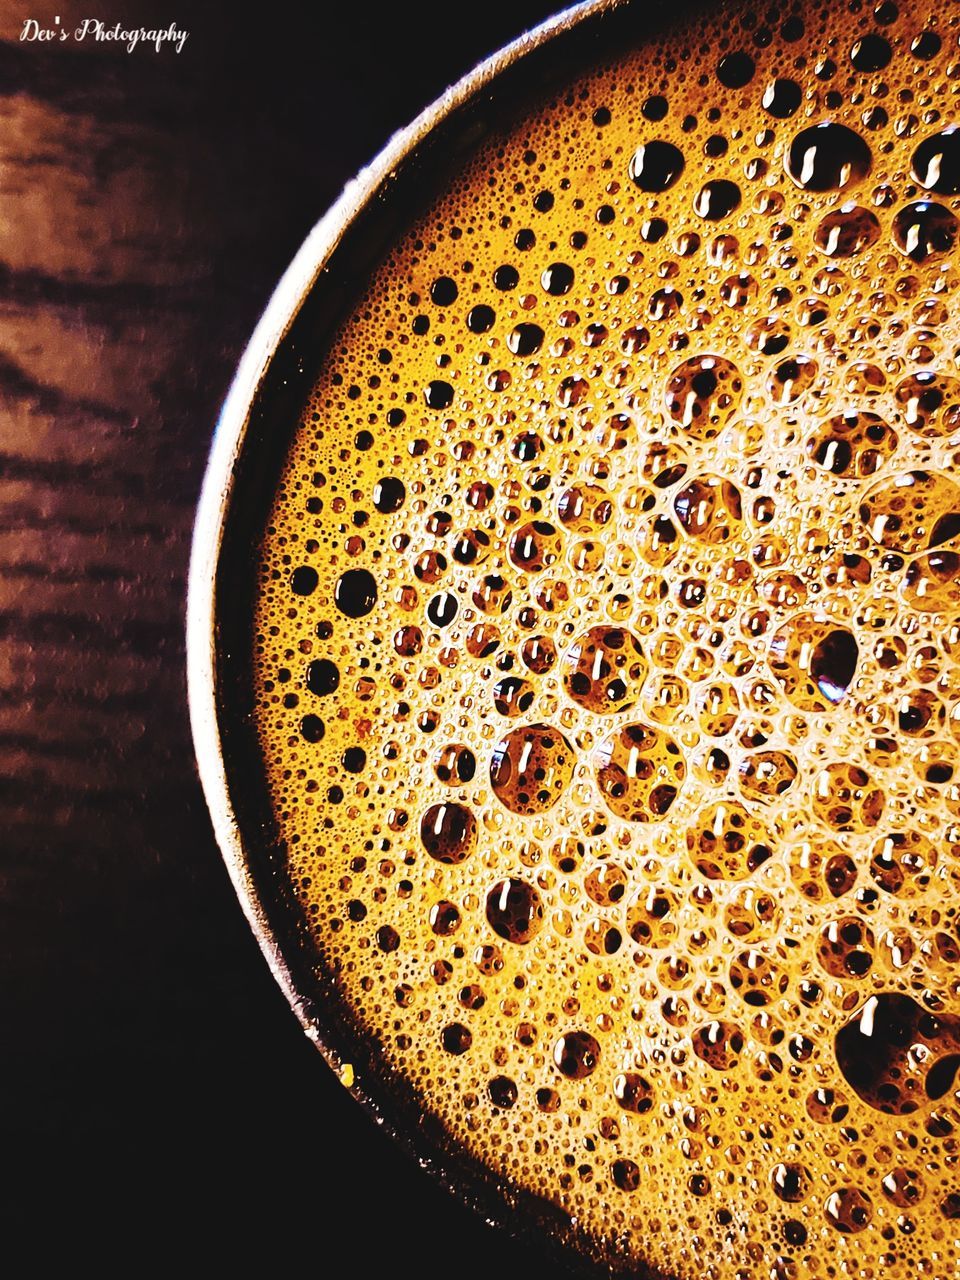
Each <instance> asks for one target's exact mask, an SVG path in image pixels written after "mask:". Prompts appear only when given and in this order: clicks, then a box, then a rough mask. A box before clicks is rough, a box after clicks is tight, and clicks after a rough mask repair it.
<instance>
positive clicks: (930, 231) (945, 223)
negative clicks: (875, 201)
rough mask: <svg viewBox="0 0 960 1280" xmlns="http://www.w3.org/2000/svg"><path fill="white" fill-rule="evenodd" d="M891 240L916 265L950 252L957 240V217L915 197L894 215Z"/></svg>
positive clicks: (939, 205) (946, 210)
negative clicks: (915, 199) (914, 199)
mask: <svg viewBox="0 0 960 1280" xmlns="http://www.w3.org/2000/svg"><path fill="white" fill-rule="evenodd" d="M891 232H892V235H893V243H894V244H895V245H896V247H897V248H898V249H899V250H900V252H901V253H902V254H903V255H904V257H907V258H910V260H911V261H912V262H916V263H917V264H920V263H923V262H926V261H928V259H930V258H939V257H942V256H943V254H945V253H950V252H951V251H952V249H953V247H954V245H955V244H956V242H957V219H956V215H955V214H953V213H951V211H950V210H949V209H947V208H946V207H945V206H944V205H942V204H936V203H935V202H934V201H932V200H917V201H915V202H914V203H913V204H906V205H904V206H903V208H901V209H898V210H897V212H896V214H894V218H893V224H892V227H891Z"/></svg>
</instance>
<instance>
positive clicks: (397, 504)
mask: <svg viewBox="0 0 960 1280" xmlns="http://www.w3.org/2000/svg"><path fill="white" fill-rule="evenodd" d="M406 496H407V490H406V486H405V485H404V483H403V481H402V480H399V479H398V478H397V477H396V476H384V477H383V479H381V480H378V481H377V483H376V484H375V485H374V487H373V505H374V507H375V508H376V509H377V511H379V512H380V514H381V515H392V514H393V512H395V511H399V510H400V508H401V507H402V506H403V504H404V501H405V499H406Z"/></svg>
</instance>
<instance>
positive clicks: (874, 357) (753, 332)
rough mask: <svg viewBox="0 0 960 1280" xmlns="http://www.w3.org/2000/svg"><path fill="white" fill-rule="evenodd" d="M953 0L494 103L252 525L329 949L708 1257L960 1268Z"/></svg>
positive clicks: (378, 283) (513, 1131) (415, 1081)
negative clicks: (498, 106)
mask: <svg viewBox="0 0 960 1280" xmlns="http://www.w3.org/2000/svg"><path fill="white" fill-rule="evenodd" d="M958 17H960V11H958V10H957V9H956V8H955V6H953V5H950V4H947V3H946V2H945V0H944V2H942V3H936V4H931V3H929V0H922V2H921V3H919V4H911V5H903V6H902V8H898V6H897V5H896V4H894V3H890V2H889V0H885V2H884V3H881V4H880V5H878V6H876V7H873V6H871V5H868V4H860V3H859V2H858V0H853V2H852V3H849V4H839V3H834V2H831V3H826V4H820V5H813V4H811V5H808V6H804V7H800V8H797V9H795V10H788V9H786V8H774V9H771V10H770V11H764V10H761V9H752V8H748V7H743V6H729V7H727V8H723V9H719V8H718V9H717V10H716V11H715V12H713V13H712V14H709V15H707V16H702V17H693V18H690V19H688V20H687V21H686V23H685V25H681V24H678V25H676V26H675V27H674V28H673V29H672V30H670V32H669V33H668V34H667V35H666V36H664V37H662V38H657V39H653V40H651V41H650V42H649V43H648V44H646V45H643V46H642V47H640V48H639V50H635V51H627V52H625V53H624V54H623V56H622V59H621V60H620V61H618V62H617V63H616V64H615V65H611V64H608V65H604V66H602V67H599V68H594V69H593V70H591V71H590V72H588V73H585V74H584V76H583V78H582V79H581V80H580V81H579V82H577V83H573V84H572V85H570V86H569V88H568V89H567V90H566V91H564V92H563V93H561V94H559V95H557V96H554V97H551V98H550V99H549V100H545V101H543V102H541V103H539V104H536V105H535V107H534V109H533V110H531V111H530V112H529V114H526V115H524V116H523V117H522V118H519V119H518V120H517V123H516V124H515V127H513V128H512V130H511V131H510V132H508V133H506V134H503V135H501V136H496V137H493V138H488V139H487V140H486V141H485V142H484V143H483V145H482V146H481V147H480V149H479V150H478V151H477V152H476V154H475V155H474V156H473V158H469V159H468V160H466V161H465V163H464V165H463V167H462V169H461V171H460V172H459V174H458V175H457V177H456V178H455V180H453V181H452V182H451V184H450V186H449V188H448V189H447V190H446V191H444V192H443V193H442V194H441V195H440V196H439V197H438V198H436V199H435V200H434V201H433V202H432V204H431V205H430V207H429V208H428V210H427V212H426V213H425V215H424V216H423V217H422V219H421V220H420V221H419V222H418V223H417V224H416V225H415V226H413V227H412V228H411V229H409V230H406V231H402V232H401V233H400V234H399V235H398V238H397V239H396V241H395V243H394V245H393V246H392V248H391V249H390V251H389V253H388V255H387V256H386V257H385V259H384V261H383V262H382V265H380V266H379V267H378V268H377V269H376V270H375V272H374V273H373V275H372V278H371V279H370V280H369V281H367V282H364V286H363V287H364V292H363V296H362V297H361V298H360V300H359V302H358V304H357V305H356V308H355V309H354V310H353V312H352V313H351V314H350V315H349V316H348V317H347V319H346V320H345V322H344V323H343V325H342V327H341V328H340V330H339V332H338V334H337V336H336V338H335V340H334V341H333V344H332V347H331V349H330V351H329V353H327V354H326V356H325V357H324V358H323V360H322V372H321V374H320V376H319V378H318V380H317V382H316V387H315V391H314V393H313V396H312V400H311V403H310V405H309V407H308V410H307V411H306V413H305V414H304V417H303V421H302V423H301V425H300V428H299V430H298V432H297V434H296V436H295V439H294V441H293V444H292V447H291V449H290V451H289V456H288V458H287V460H286V463H285V467H284V471H283V477H282V482H281V484H280V486H279V489H278V492H277V495H276V500H275V503H274V505H273V510H272V512H271V515H270V518H269V524H268V527H267V529H266V532H265V535H264V538H263V543H262V549H261V555H260V563H261V564H262V576H261V579H260V586H259V592H258V597H257V601H256V615H255V632H256V688H255V698H256V716H257V722H258V729H259V735H260V741H261V744H262V750H263V755H264V759H265V762H266V771H267V777H268V782H269V787H270V790H271V795H272V800H273V806H274V810H275V815H276V823H277V825H278V828H279V831H280V834H281V836H282V838H283V840H284V841H285V842H286V846H287V850H288V876H289V880H290V882H291V883H292V885H293V886H294V889H295V892H296V894H297V897H298V899H299V901H300V903H301V904H302V908H303V911H304V913H305V916H306V918H307V920H308V921H309V922H310V927H311V929H312V930H313V933H314V937H315V944H316V948H317V951H318V953H319V955H320V956H321V957H322V958H323V963H324V966H325V968H326V969H327V970H328V971H329V972H330V973H331V974H333V975H334V976H335V981H336V984H337V987H338V989H339V991H340V992H341V993H342V994H343V996H344V998H345V999H346V1001H347V1002H348V1004H349V1006H350V1007H351V1009H352V1010H353V1011H354V1015H355V1018H356V1020H357V1024H358V1025H359V1027H360V1028H362V1031H363V1033H364V1035H365V1036H366V1037H367V1038H368V1039H369V1041H370V1042H372V1043H374V1044H375V1045H377V1046H378V1047H379V1048H378V1051H379V1054H380V1057H381V1059H382V1061H383V1063H384V1073H385V1076H389V1075H390V1074H391V1073H397V1074H398V1075H399V1076H400V1077H402V1078H403V1079H405V1080H406V1081H407V1082H409V1083H410V1085H412V1087H413V1089H414V1090H415V1092H416V1094H417V1096H418V1097H419V1099H420V1105H421V1107H422V1109H423V1111H425V1112H427V1113H429V1114H430V1115H432V1116H434V1117H437V1118H438V1119H439V1120H440V1121H441V1122H442V1124H443V1126H444V1128H445V1129H446V1131H447V1133H448V1134H449V1135H450V1136H451V1138H452V1139H453V1140H454V1141H455V1142H456V1143H457V1144H459V1145H460V1146H462V1148H464V1149H465V1150H466V1151H468V1152H469V1153H470V1154H471V1155H472V1156H473V1157H475V1158H476V1159H477V1160H479V1161H481V1162H482V1163H483V1164H485V1165H486V1166H487V1167H488V1168H489V1169H491V1170H492V1171H493V1172H494V1174H495V1175H496V1176H498V1177H499V1178H502V1179H503V1181H504V1183H505V1184H506V1185H507V1186H508V1187H513V1188H523V1189H526V1190H529V1191H530V1192H533V1193H535V1194H536V1195H537V1196H539V1197H542V1198H544V1199H545V1200H547V1201H550V1202H552V1203H553V1204H555V1205H556V1206H558V1207H559V1208H561V1209H562V1210H563V1211H564V1212H565V1213H566V1214H568V1215H569V1217H570V1219H571V1220H572V1222H573V1223H574V1224H575V1227H576V1231H577V1232H578V1233H580V1234H581V1235H582V1236H583V1237H584V1238H585V1239H590V1240H592V1241H593V1246H592V1247H593V1248H594V1249H595V1251H596V1253H597V1254H598V1255H600V1256H601V1257H603V1258H605V1259H606V1260H608V1261H616V1260H626V1261H628V1262H631V1263H633V1264H636V1265H638V1266H640V1265H642V1264H646V1265H648V1266H649V1267H651V1268H658V1269H660V1270H661V1271H662V1273H663V1274H664V1275H665V1276H668V1277H671V1278H673V1280H702V1278H703V1277H707V1278H708V1280H765V1278H766V1277H771V1278H772V1280H788V1278H789V1277H810V1278H811V1280H825V1278H826V1277H835V1276H836V1277H839V1276H850V1277H858V1278H863V1280H867V1278H870V1277H875V1278H877V1280H879V1278H880V1277H884V1278H885V1280H914V1278H915V1277H918V1276H924V1277H932V1278H933V1280H951V1278H952V1277H955V1276H956V1275H957V1273H958V1265H960V1262H958V1258H960V1244H958V1241H960V1164H958V1160H960V1141H958V1134H960V1092H958V1091H957V1086H958V1083H960V1081H958V1080H957V1078H956V1073H957V1068H958V1067H960V934H958V905H960V870H958V862H957V856H958V852H960V786H958V779H957V764H958V739H960V670H958V662H960V622H958V617H960V483H958V481H957V480H956V479H955V478H954V475H955V462H956V449H957V447H958V443H960V325H958V322H960V310H958V304H957V302H956V300H955V298H954V295H955V293H956V291H957V285H958V279H960V277H958V271H957V262H956V256H955V255H956V250H957V233H958V221H957V211H958V206H960V199H958V196H960V129H957V128H956V127H955V126H956V124H957V122H958V114H957V112H956V107H955V101H956V95H957V92H958V89H960V49H958ZM320 354H322V353H318V356H319V355H320ZM360 1083H361V1085H362V1084H363V1082H362V1081H361V1082H360Z"/></svg>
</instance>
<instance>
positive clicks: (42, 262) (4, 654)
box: [0, 0, 551, 1280]
mask: <svg viewBox="0 0 960 1280" xmlns="http://www.w3.org/2000/svg"><path fill="white" fill-rule="evenodd" d="M182 8H185V9H188V10H189V12H188V13H180V14H177V13H175V12H173V13H171V11H170V9H169V8H168V9H166V10H161V9H160V8H158V6H156V5H149V4H146V3H143V0H129V3H127V4H124V5H120V4H116V3H114V4H108V5H105V6H101V7H100V9H99V10H97V12H98V13H102V14H104V15H105V16H107V15H110V16H112V17H113V18H114V19H116V18H118V17H119V18H121V19H122V20H123V22H124V25H141V24H142V25H146V26H150V25H156V23H155V22H154V21H152V20H154V19H157V18H159V19H161V25H164V26H166V25H167V24H168V23H169V21H170V19H171V17H176V18H177V19H178V22H179V25H180V26H181V27H186V28H187V30H188V31H189V37H188V40H187V42H186V44H185V46H184V49H183V52H182V53H181V54H179V55H177V54H175V53H173V52H172V50H170V49H169V48H168V49H164V50H163V51H161V52H160V53H156V52H154V51H153V50H146V49H142V48H141V49H139V50H137V51H135V52H134V53H133V54H127V53H125V52H124V51H123V50H122V49H119V48H117V47H116V46H106V45H101V46H97V47H94V46H91V45H90V44H89V43H86V42H85V43H84V44H83V45H82V46H80V45H77V44H76V42H75V41H67V42H58V43H54V44H43V45H41V44H38V43H32V44H31V43H23V42H21V41H20V40H19V38H18V37H19V34H20V29H21V24H22V21H23V18H24V17H27V16H30V13H31V12H32V11H31V10H30V9H29V8H28V9H26V10H24V9H23V8H21V7H18V6H14V5H12V4H10V3H7V2H6V0H4V2H3V3H0V842H2V843H0V976H2V986H0V990H2V994H0V1084H2V1085H3V1089H2V1093H0V1108H2V1110H0V1115H2V1119H0V1153H2V1154H0V1159H2V1164H3V1167H4V1175H2V1180H3V1183H4V1184H5V1193H4V1195H3V1196H2V1197H0V1206H2V1207H0V1217H2V1218H4V1219H5V1220H9V1221H10V1222H11V1223H13V1224H14V1225H16V1224H17V1223H19V1222H22V1221H23V1220H24V1218H27V1219H29V1220H31V1221H34V1220H36V1221H43V1222H51V1223H60V1222H62V1221H63V1220H64V1219H65V1216H66V1215H67V1214H70V1215H72V1216H74V1217H76V1218H78V1219H83V1220H84V1227H83V1234H82V1235H81V1236H76V1237H74V1238H75V1239H76V1240H77V1241H78V1246H77V1247H78V1253H77V1255H76V1256H77V1259H78V1260H79V1259H80V1258H81V1257H82V1256H83V1255H84V1252H85V1251H86V1250H87V1249H90V1250H91V1251H92V1255H93V1256H97V1257H100V1258H106V1257H108V1256H109V1253H110V1251H111V1249H112V1248H114V1247H115V1246H116V1245H117V1243H118V1241H119V1240H120V1239H121V1227H123V1228H124V1229H129V1228H131V1227H132V1228H133V1229H135V1230H136V1231H137V1232H138V1233H139V1237H140V1239H141V1241H143V1242H152V1243H151V1245H150V1247H151V1250H152V1249H153V1248H156V1247H157V1246H158V1245H159V1244H160V1243H162V1242H164V1241H165V1242H166V1243H168V1244H170V1243H172V1244H173V1245H174V1247H176V1246H177V1243H178V1242H182V1241H186V1240H187V1239H188V1238H189V1233H190V1231H192V1230H193V1229H194V1228H197V1229H199V1231H200V1238H201V1241H203V1242H205V1243H206V1244H207V1245H213V1246H215V1247H217V1248H218V1250H220V1252H221V1257H222V1258H224V1257H226V1256H228V1255H229V1256H240V1255H239V1253H238V1252H237V1253H231V1250H239V1249H241V1248H242V1249H243V1250H244V1251H245V1250H246V1248H247V1246H248V1243H249V1242H250V1241H252V1240H253V1239H254V1238H257V1237H259V1238H260V1239H262V1240H265V1241H267V1242H268V1244H270V1243H272V1242H273V1243H274V1245H275V1247H276V1248H277V1249H278V1250H279V1255H280V1256H289V1257H299V1258H300V1259H302V1258H309V1259H311V1260H312V1262H313V1263H314V1264H315V1265H320V1264H322V1261H323V1257H324V1253H323V1245H324V1241H325V1239H327V1238H330V1237H331V1235H336V1236H337V1238H339V1239H340V1240H342V1241H344V1242H345V1243H346V1244H347V1245H348V1246H349V1247H350V1248H351V1250H352V1257H353V1259H354V1261H355V1263H356V1269H357V1274H359V1275H362V1276H365V1275H367V1274H375V1273H376V1272H377V1271H380V1270H385V1269H386V1268H387V1267H391V1268H394V1269H398V1270H399V1274H406V1273H407V1269H415V1270H416V1272H417V1273H418V1274H419V1275H421V1276H423V1277H425V1278H428V1280H432V1277H441V1276H443V1277H448V1276H450V1277H453V1276H456V1277H458V1278H460V1280H469V1278H470V1277H472V1276H481V1275H483V1276H489V1275H490V1273H491V1268H495V1267H499V1268H500V1269H501V1270H502V1271H505V1273H506V1274H507V1275H515V1274H519V1272H520V1271H521V1270H522V1269H528V1267H529V1266H530V1259H528V1258H527V1257H526V1255H525V1254H524V1252H523V1250H522V1249H521V1247H520V1246H518V1245H516V1244H514V1243H512V1242H510V1241H508V1240H504V1239H503V1238H501V1237H499V1236H495V1235H494V1234H493V1233H492V1232H490V1231H488V1230H487V1229H486V1228H485V1227H484V1226H483V1224H482V1223H480V1222H479V1221H477V1220H474V1218H473V1217H472V1215H470V1214H468V1213H467V1212H466V1211H465V1210H463V1209H461V1208H460V1207H459V1206H458V1205H457V1204H456V1203H455V1202H454V1201H453V1200H452V1199H450V1198H448V1197H447V1195H446V1193H444V1192H442V1191H441V1190H439V1189H438V1188H437V1187H435V1186H434V1185H433V1184H432V1183H431V1182H430V1181H428V1180H427V1179H426V1177H425V1176H424V1175H422V1174H420V1173H419V1171H418V1170H416V1168H415V1167H414V1166H412V1165H410V1164H408V1162H407V1159H406V1157H405V1156H403V1155H401V1154H400V1153H399V1152H398V1151H396V1150H394V1148H393V1147H392V1146H391V1145H390V1144H389V1143H388V1142H387V1140H386V1138H384V1137H382V1135H381V1134H380V1133H379V1132H378V1131H376V1130H375V1128H374V1127H373V1125H372V1124H371V1123H370V1122H369V1121H368V1120H367V1118H366V1116H365V1115H364V1114H363V1113H362V1112H360V1111H359V1109H357V1108H356V1107H354V1105H353V1104H349V1103H348V1102H347V1100H346V1098H345V1097H344V1096H343V1094H342V1091H341V1090H340V1088H339V1086H338V1085H336V1084H335V1083H334V1082H333V1080H332V1077H330V1076H329V1074H328V1072H327V1070H326V1068H325V1067H324V1066H323V1064H322V1062H321V1060H320V1059H319V1057H318V1056H317V1055H316V1052H315V1051H314V1050H313V1049H312V1048H311V1047H310V1045H309V1044H308V1043H307V1041H306V1040H305V1038H304V1037H303V1036H302V1034H301V1032H300V1029H299V1025H298V1024H297V1022H296V1021H295V1019H294V1017H293V1015H292V1014H291V1013H290V1012H289V1010H288V1008H287V1006H286V1003H285V1001H284V1000H283V998H282V996H281V994H280V992H279V990H278V989H277V988H276V987H275V986H274V983H273V980H272V979H271V977H270V976H269V973H268V971H267V968H266V965H265V963H264V962H263V960H262V958H261V956H260V953H259V951H258V949H257V947H256V945H255V944H254V942H253V939H252V937H251V935H250V934H249V932H248V930H247V926H246V924H245V922H244V920H243V918H242V915H241V912H240V909H239V906H238V904H237V902H236V900H235V898H234V896H233V892H232V889H231V887H230V884H229V882H228V880H227V876H226V873H225V871H224V869H223V866H222V863H221V861H220V857H219V854H218V851H217V848H216V845H215V843H214V840H213V837H212V834H211V830H210V826H209V822H208V819H207V815H206V810H205V807H204V802H203V798H202V796H201V793H200V789H199V784H198V781H197V775H196V770H195V767H194V762H193V753H192V746H191V741H190V735H189V729H188V722H187V711H186V699H185V677H184V642H183V619H184V596H185V581H186V571H187V561H188V553H189V542H190V535H191V527H192V522H193V515H194V509H195V504H196V500H197V495H198V492H199V487H200V483H201V479H202V475H203V470H204V465H205V461H206V456H207V451H208V448H209V444H210V439H211V434H212V428H213V423H214V421H215V419H216V414H217V410H218V406H219V404H220V402H221V400H222V398H223V396H224V393H225V391H226V388H227V386H228V383H229V380H230V377H231V374H232V371H233V369H234V367H235V365H236V363H237V360H238V358H239V356H240V353H241V351H242V349H243V346H244V343H245V340H246V338H247V337H248V335H249V334H250V332H251V331H252V328H253V326H254V324H255V322H256V319H257V316H258V314H259V312H260V310H261V308H262V307H263V305H264V303H265V301H266V299H267V297H268V296H269V293H270V290H271V288H272V286H273V284H274V283H275V281H276V279H277V278H278V276H279V274H280V273H281V271H282V270H283V268H284V266H285V265H286V263H287V262H288V261H289V259H290V258H291V257H292V255H293V253H294V252H295V250H296V248H297V247H298V245H299V244H300V242H301V240H302V239H303V237H304V236H305V234H306V232H307V231H308V229H309V227H310V226H311V224H312V223H313V222H314V221H315V219H316V218H317V217H318V216H319V215H320V214H321V213H322V212H323V211H324V209H325V208H326V207H327V205H328V204H329V203H330V202H331V201H332V200H333V198H334V197H335V196H336V195H337V193H338V191H339V189H340V187H341V186H342V184H343V183H344V182H345V181H346V180H347V178H348V177H349V176H350V175H351V174H352V173H353V172H355V171H356V170H357V169H358V168H359V167H360V166H361V165H362V164H363V163H365V162H366V161H367V160H368V159H369V158H370V157H371V156H372V155H373V154H374V152H375V151H376V150H377V149H378V148H379V147H380V146H381V145H382V144H383V143H384V142H385V141H386V139H387V137H388V136H389V134H390V132H391V131H392V130H393V129H394V128H396V127H397V126H398V125H400V124H403V123H405V122H406V121H407V120H408V119H409V118H411V117H412V116H413V115H414V114H415V112H416V111H417V110H418V109H419V108H420V107H422V106H423V105H424V104H425V103H426V102H428V101H429V100H431V99H432V98H433V97H434V96H435V95H436V94H437V93H438V92H439V91H440V90H441V89H442V88H443V87H445V85H446V84H447V83H448V82H449V81H450V80H451V79H454V78H456V77H457V76H459V75H460V74H462V73H463V72H464V71H466V70H467V69H468V68H469V67H470V66H471V65H473V63H474V62H475V61H476V60H477V59H478V58H479V57H480V56H481V55H483V54H484V53H487V52H489V51H490V50H492V49H493V48H495V47H497V46H498V45H499V44H501V43H503V42H504V41H505V40H506V39H507V38H509V37H510V36H512V35H514V34H516V33H517V32H519V30H520V29H522V27H523V26H524V25H527V24H529V23H531V22H534V21H537V20H539V19H540V18H542V17H543V16H545V15H546V14H547V13H548V12H549V11H550V8H551V5H550V3H549V0H540V2H539V3H538V2H536V0H515V2H514V3H510V4H507V3H502V2H498V3H496V4H494V6H493V7H492V8H491V7H490V6H485V16H484V18H483V21H482V24H481V21H480V17H479V13H474V12H472V11H471V12H469V13H468V14H467V22H469V23H472V24H473V29H470V27H469V26H468V25H467V23H466V22H465V21H464V14H463V13H458V14H457V15H456V16H450V7H449V5H448V4H447V3H446V0H416V2H415V3H414V4H412V5H406V6H394V7H392V8H391V7H387V8H386V9H385V10H380V11H378V12H379V13H380V15H381V16H378V17H377V18H376V20H374V17H373V13H372V11H370V10H367V9H366V8H360V7H359V6H355V5H344V6H340V7H339V8H337V9H331V8H329V7H328V6H326V5H324V4H314V3H308V0H301V3H296V4H295V3H290V2H289V0H274V2H273V3H271V4H270V5H269V6H263V16H262V17H261V18H260V19H259V20H255V19H254V18H253V17H252V16H244V15H245V14H246V13H247V12H248V11H247V10H244V9H243V8H242V7H240V6H235V5H232V4H230V3H228V0H211V2H209V3H197V2H196V0H194V3H192V4H190V5H185V6H182ZM48 9H49V10H50V11H49V12H46V11H44V12H42V13H41V12H40V11H39V10H38V11H37V12H36V15H35V16H37V17H38V18H39V19H40V20H41V21H42V22H43V23H44V24H45V25H46V24H49V25H51V26H52V25H53V17H54V14H55V13H56V14H58V15H59V16H60V17H61V23H62V24H63V25H64V26H66V27H68V28H72V27H74V26H75V25H76V23H77V22H78V21H79V19H80V18H82V17H84V16H87V15H88V14H89V13H90V12H92V10H91V9H90V8H89V7H88V6H86V5H83V4H81V3H79V0H57V7H56V8H50V6H48ZM437 32H439V33H440V35H439V38H438V36H437ZM436 48H440V49H442V50H443V56H442V57H441V56H439V55H438V54H437V53H435V52H434V50H435V49H436ZM301 1169H303V1170H304V1175H303V1176H299V1177H297V1179H296V1180H295V1181H294V1180H293V1175H294V1174H299V1173H300V1170H301ZM224 1250H226V1251H227V1252H226V1253H224ZM291 1250H292V1251H293V1252H292V1253H291ZM133 1273H134V1274H139V1271H138V1269H137V1268H136V1267H135V1266H134V1268H133ZM272 1273H273V1274H276V1273H277V1272H276V1271H275V1270H274V1271H273V1272H272ZM532 1274H534V1275H536V1274H539V1269H538V1266H537V1264H536V1262H535V1261H534V1262H533V1264H532Z"/></svg>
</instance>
